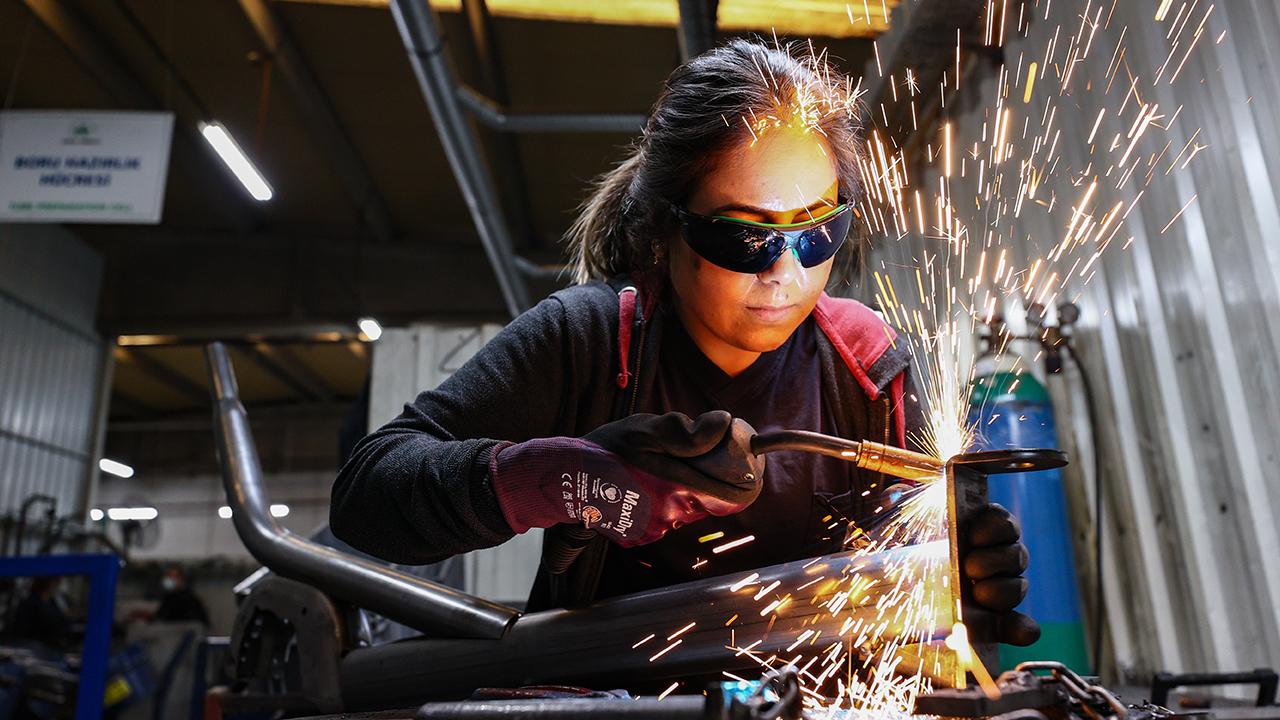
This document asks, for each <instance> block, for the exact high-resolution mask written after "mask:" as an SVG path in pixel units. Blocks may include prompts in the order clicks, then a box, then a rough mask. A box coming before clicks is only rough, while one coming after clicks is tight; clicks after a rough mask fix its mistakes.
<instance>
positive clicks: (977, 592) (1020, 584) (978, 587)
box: [961, 503, 1040, 646]
mask: <svg viewBox="0 0 1280 720" xmlns="http://www.w3.org/2000/svg"><path fill="white" fill-rule="evenodd" d="M968 535H969V537H968V541H969V552H968V553H967V554H966V555H965V556H964V559H963V561H962V562H961V571H962V572H963V573H964V575H965V577H966V578H968V579H969V581H971V582H972V583H973V602H974V603H975V604H977V605H979V606H981V607H982V608H984V609H986V610H990V611H991V612H993V613H994V614H995V628H996V637H997V639H998V640H999V641H1000V642H1003V643H1009V644H1010V645H1022V646H1026V645H1030V644H1031V643H1033V642H1035V641H1036V640H1038V639H1040V626H1039V625H1037V624H1036V621H1035V620H1032V619H1031V618H1030V617H1027V616H1026V615H1023V614H1022V613H1020V612H1015V611H1014V608H1015V607H1017V606H1018V603H1021V602H1022V599H1023V598H1024V597H1026V595H1027V579H1026V578H1024V577H1022V573H1023V571H1024V570H1026V569H1027V559H1028V557H1029V556H1028V554H1027V546H1026V545H1023V544H1022V541H1021V538H1022V530H1021V528H1020V527H1019V525H1018V520H1017V519H1016V518H1015V517H1014V516H1013V515H1012V514H1010V513H1009V511H1008V510H1005V509H1004V508H1003V507H1001V506H999V505H996V504H995V503H992V504H990V505H987V506H986V507H985V508H983V509H982V510H979V511H978V512H977V513H976V514H975V515H974V517H973V519H972V520H971V521H970V522H969V529H968Z"/></svg>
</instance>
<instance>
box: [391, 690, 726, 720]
mask: <svg viewBox="0 0 1280 720" xmlns="http://www.w3.org/2000/svg"><path fill="white" fill-rule="evenodd" d="M709 705H710V702H709V701H708V700H707V698H705V697H703V696H702V695H676V696H673V697H668V698H664V699H662V700H658V699H657V698H651V697H650V698H635V699H632V700H622V699H618V698H569V699H564V700H559V699H547V700H463V701H459V702H442V703H427V704H426V705H423V706H422V707H420V708H418V714H417V715H416V716H415V717H416V718H417V720H624V719H633V720H707V719H708V718H714V717H715V715H712V714H711V711H710V709H709V707H708V706H709Z"/></svg>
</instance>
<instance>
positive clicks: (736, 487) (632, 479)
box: [489, 411, 764, 547]
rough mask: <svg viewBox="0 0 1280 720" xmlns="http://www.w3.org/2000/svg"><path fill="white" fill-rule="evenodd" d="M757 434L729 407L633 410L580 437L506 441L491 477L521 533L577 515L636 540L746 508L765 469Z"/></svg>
mask: <svg viewBox="0 0 1280 720" xmlns="http://www.w3.org/2000/svg"><path fill="white" fill-rule="evenodd" d="M754 434H755V431H754V430H753V429H752V428H751V426H750V425H748V424H747V423H746V422H745V421H743V420H740V419H734V418H733V417H732V416H730V415H729V413H727V412H724V411H714V412H709V413H704V414H702V415H699V416H698V418H697V419H696V420H691V419H689V417H688V416H687V415H684V414H683V413H667V414H665V415H649V414H641V415H632V416H630V417H626V418H623V419H621V420H617V421H615V422H611V423H608V424H607V425H602V426H600V427H598V428H596V429H595V430H593V431H591V432H589V433H587V435H586V436H584V437H581V438H566V437H554V438H541V439H537V440H529V441H527V442H523V443H519V444H508V445H504V446H499V447H498V448H496V449H495V451H494V453H493V455H492V458H491V459H490V461H489V477H490V480H491V481H492V483H493V489H494V492H495V493H496V494H497V496H498V504H499V506H500V507H501V508H502V514H503V516H504V517H505V518H506V520H507V524H508V525H510V526H511V529H512V530H514V531H515V532H517V533H522V532H525V531H526V530H529V529H530V528H535V527H538V528H549V527H552V526H554V525H557V524H560V523H574V524H579V525H582V526H583V527H586V528H590V529H592V530H596V531H598V532H599V533H600V534H602V535H604V536H605V537H608V538H609V539H610V540H612V541H613V542H615V543H617V544H619V545H622V546H624V547H635V546H637V545H644V544H646V543H651V542H653V541H655V540H657V539H659V538H661V537H662V536H663V535H666V534H667V533H668V532H670V531H671V530H674V529H675V528H678V527H680V526H682V525H687V524H689V523H692V522H696V521H698V520H701V519H703V518H705V517H707V516H708V515H718V516H723V515H731V514H733V513H736V512H741V511H742V510H744V509H746V507H747V506H748V505H750V504H751V503H752V502H753V501H754V500H755V499H756V497H757V496H759V494H760V488H761V486H762V485H761V484H762V481H763V479H764V457H763V456H756V455H753V454H752V453H751V450H750V439H751V436H752V435H754Z"/></svg>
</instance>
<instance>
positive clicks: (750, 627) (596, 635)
mask: <svg viewBox="0 0 1280 720" xmlns="http://www.w3.org/2000/svg"><path fill="white" fill-rule="evenodd" d="M905 554H912V555H914V556H916V558H917V559H919V560H921V561H924V560H928V561H929V563H928V565H927V567H928V568H929V573H928V576H927V577H926V582H928V583H930V585H931V586H933V587H935V588H936V592H937V593H939V595H940V596H941V597H949V591H948V589H947V588H946V587H945V583H946V582H947V575H948V570H949V566H948V543H947V541H945V540H943V541H938V542H932V543H927V544H922V545H914V546H907V547H903V548H896V549H894V550H890V551H886V552H883V553H879V554H875V555H857V556H855V555H854V554H853V553H839V554H835V555H827V556H824V557H820V558H815V559H811V560H802V561H796V562H790V563H785V564H782V565H775V566H772V567H768V568H764V569H762V570H758V571H757V572H758V573H759V576H760V577H759V578H758V580H757V581H756V582H753V583H752V584H750V585H749V586H745V587H738V588H735V587H734V585H735V584H736V583H738V582H739V581H740V580H741V579H742V578H743V577H744V573H735V574H733V575H727V576H723V577H716V578H709V579H706V580H699V581H695V582H690V583H683V584H680V585H674V586H670V587H666V588H660V589H658V590H653V591H651V592H647V593H642V594H636V595H626V596H622V597H617V598H610V599H608V600H604V601H601V602H598V603H595V604H593V605H591V606H589V607H586V608H579V609H558V610H547V611H544V612H538V613H531V614H526V615H522V616H520V617H519V618H518V619H517V620H516V621H515V623H513V624H512V626H511V628H510V630H508V631H507V634H506V635H505V636H504V637H503V638H502V639H501V640H492V641H486V640H441V639H432V638H415V639H412V640H406V641H401V642H397V643H391V644H388V645H380V646H377V647H372V648H361V649H357V650H354V651H352V652H350V653H348V654H347V656H346V657H345V658H344V659H343V661H342V668H341V677H342V697H343V703H344V704H345V706H346V707H347V709H349V710H352V709H371V708H375V707H391V706H394V705H396V704H400V705H404V704H409V703H415V702H422V701H423V700H426V699H430V698H457V697H464V696H466V695H468V694H470V693H471V692H472V691H473V690H475V689H476V688H477V687H516V686H520V685H528V684H544V683H571V684H582V685H585V686H589V687H614V686H621V687H628V686H634V685H635V683H636V682H637V681H638V680H641V679H643V680H645V681H658V680H662V679H667V678H676V677H687V676H690V675H698V674H702V673H707V674H713V675H719V674H720V672H721V671H722V670H728V671H734V670H750V669H753V668H758V667H759V665H758V664H757V663H756V661H754V660H752V659H751V658H749V657H747V656H746V655H745V654H735V651H733V650H730V649H728V648H727V647H726V646H728V645H730V644H732V643H736V644H737V645H739V646H746V645H749V644H751V643H753V642H755V641H756V640H761V642H760V644H758V645H756V646H754V647H753V648H752V649H753V651H758V652H759V653H761V654H762V656H764V657H767V656H768V655H769V654H770V653H773V652H778V653H779V654H783V653H785V651H786V649H787V647H788V646H790V645H792V643H794V642H795V640H796V638H797V637H799V636H800V633H802V632H804V631H805V630H813V631H815V632H816V631H821V635H820V636H819V640H818V642H817V647H816V648H810V649H811V650H813V651H814V652H817V651H820V650H821V649H822V648H823V647H824V646H826V645H828V644H829V643H830V642H831V641H832V640H833V639H834V638H835V637H836V636H837V635H838V634H839V631H840V629H841V626H842V624H843V623H844V621H845V619H846V618H849V617H854V618H856V617H865V618H866V621H867V623H868V626H869V625H871V624H875V623H879V622H881V621H885V620H889V621H891V622H892V620H891V619H890V617H889V616H886V617H885V618H881V619H876V615H877V613H878V612H879V610H878V609H877V608H876V607H875V604H874V603H871V604H868V605H866V606H862V605H856V603H855V602H849V603H848V606H846V607H845V608H844V609H842V610H841V611H840V612H839V613H838V614H836V615H833V614H832V613H831V612H830V611H829V610H828V609H827V608H826V607H824V606H823V603H824V602H825V600H826V599H827V598H829V597H831V596H832V595H833V593H834V590H833V588H832V586H831V585H830V583H829V582H828V580H831V579H836V578H843V577H846V576H847V574H851V573H853V572H856V573H857V574H858V575H860V576H861V577H863V578H869V579H873V580H874V581H875V582H874V583H873V584H872V585H871V587H869V588H868V589H867V590H866V591H865V592H866V594H867V595H869V596H873V597H874V596H875V595H876V594H877V593H878V592H879V591H880V590H881V589H882V588H883V589H887V587H888V586H891V585H893V584H894V583H895V582H897V579H896V577H892V578H886V577H885V566H886V564H887V563H890V562H893V561H894V560H897V559H900V558H901V557H903V555H905ZM774 581H778V583H779V584H778V585H777V587H776V589H774V590H771V591H770V592H769V593H768V594H767V595H766V596H765V597H764V598H762V599H761V600H759V601H757V600H755V595H756V593H757V592H758V591H759V590H761V589H763V588H766V587H768V586H769V585H770V584H772V583H773V582H774ZM845 587H847V583H846V585H845ZM787 594H790V595H791V596H792V597H791V600H790V601H789V602H788V603H787V605H786V606H785V608H784V609H783V610H781V611H779V612H777V613H776V615H777V619H776V620H774V619H773V617H774V614H775V613H774V612H773V611H772V610H770V611H768V612H764V613H763V614H762V612H761V611H762V610H765V609H766V606H767V605H768V604H769V602H770V601H771V599H775V598H781V597H783V596H785V595H787ZM819 598H821V599H819ZM815 600H816V602H815ZM941 605H942V606H943V607H939V608H938V612H937V614H936V615H935V616H933V617H930V618H927V619H926V618H920V619H918V620H917V621H916V622H917V624H916V625H912V626H908V625H906V624H905V621H904V620H899V621H897V623H898V624H896V625H891V626H890V628H889V629H888V631H887V633H886V634H887V635H900V634H902V633H905V632H907V631H909V630H910V631H913V632H923V633H928V632H931V631H932V632H933V633H934V637H936V638H941V637H943V636H945V635H946V634H947V632H949V631H950V629H951V625H952V619H951V608H952V607H953V604H952V603H950V602H943V603H941ZM849 606H853V607H849ZM735 615H736V616H737V619H735V620H734V621H733V623H732V625H728V626H726V622H727V621H728V620H729V619H730V618H732V617H733V616H735ZM873 620H874V623H873ZM691 622H696V625H694V626H693V627H692V628H690V629H689V630H688V631H686V632H684V633H682V634H680V636H679V637H678V638H677V639H678V640H680V641H681V642H680V645H679V646H678V647H676V648H674V649H673V650H672V651H670V652H668V653H666V654H663V655H662V656H661V657H659V658H658V659H657V660H656V661H651V660H650V658H651V657H653V656H654V655H656V654H658V653H659V651H661V650H662V649H663V648H665V647H667V646H668V645H670V644H671V642H672V641H669V640H668V639H667V638H668V636H669V635H671V634H672V633H675V632H676V631H677V630H679V629H680V628H682V627H684V626H685V625H687V624H689V623H691ZM647 635H652V636H653V637H651V639H650V640H648V641H647V642H646V643H644V644H642V645H641V646H640V647H638V648H634V649H633V648H632V646H633V645H635V644H636V643H638V642H639V641H641V640H642V639H644V638H645V636H647ZM927 648H928V649H922V650H921V652H922V653H923V652H930V653H932V652H937V650H936V648H935V646H927ZM795 652H797V651H796V650H794V649H793V650H792V652H791V653H789V654H795ZM919 657H928V658H929V662H928V663H926V665H927V666H930V667H932V662H933V657H932V655H929V656H924V655H920V656H919ZM615 683H616V685H615Z"/></svg>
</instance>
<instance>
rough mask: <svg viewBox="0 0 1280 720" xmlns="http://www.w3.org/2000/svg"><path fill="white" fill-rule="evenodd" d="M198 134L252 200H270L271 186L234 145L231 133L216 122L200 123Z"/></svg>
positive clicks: (238, 147) (237, 146)
mask: <svg viewBox="0 0 1280 720" xmlns="http://www.w3.org/2000/svg"><path fill="white" fill-rule="evenodd" d="M200 134H201V135H203V136H204V139H205V140H207V141H208V142H209V145H211V146H213V150H214V152H216V153H218V157H220V158H222V162H224V163H226V164H227V167H228V168H231V172H232V173H234V174H235V176H236V179H237V180H239V181H240V184H241V185H244V188H245V190H248V191H249V194H250V195H252V196H253V199H254V200H257V201H259V202H265V201H267V200H270V199H271V186H270V185H268V184H267V181H266V180H265V179H264V178H263V177H262V173H260V172H258V168H256V167H254V165H253V163H252V162H250V161H249V157H248V156H247V155H245V154H244V151H243V150H241V149H240V146H239V145H237V144H236V141H235V138H233V137H231V133H229V132H227V129H226V128H225V127H224V126H223V125H222V123H220V122H217V121H214V122H211V123H200Z"/></svg>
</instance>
